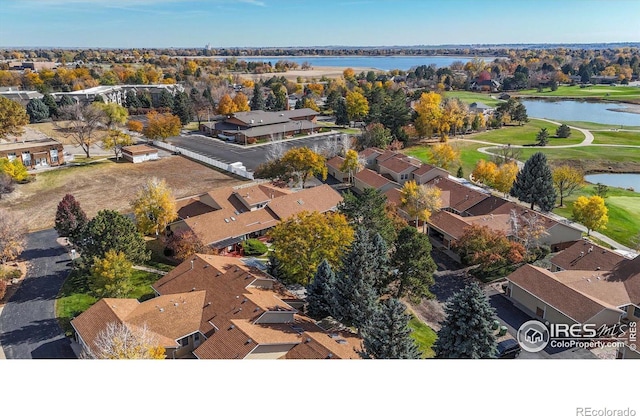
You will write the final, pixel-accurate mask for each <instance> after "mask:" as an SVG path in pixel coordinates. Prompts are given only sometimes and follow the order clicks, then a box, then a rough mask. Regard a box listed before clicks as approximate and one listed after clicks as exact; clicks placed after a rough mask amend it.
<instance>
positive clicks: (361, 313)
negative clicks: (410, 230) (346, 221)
mask: <svg viewBox="0 0 640 416" xmlns="http://www.w3.org/2000/svg"><path fill="white" fill-rule="evenodd" d="M373 240H374V238H373V237H372V236H371V234H370V232H369V231H367V230H365V229H364V228H358V229H357V230H356V234H355V239H354V241H353V244H352V245H351V250H350V251H349V252H348V253H347V255H346V256H345V258H344V259H343V263H342V264H343V267H342V270H341V272H340V274H339V276H338V277H337V282H336V307H335V308H334V310H333V311H332V313H331V315H332V316H333V317H335V318H337V319H339V320H340V321H342V322H343V323H346V324H349V325H353V326H355V327H356V328H358V329H361V328H363V327H364V326H365V325H366V323H367V320H368V319H369V318H370V317H371V314H372V313H373V312H374V311H375V308H376V307H377V303H378V298H379V297H380V292H379V290H378V289H377V288H378V287H381V286H382V284H383V283H384V282H385V280H386V276H385V275H384V273H385V271H386V270H388V256H387V255H386V253H381V251H385V252H386V250H382V249H381V247H380V245H381V244H384V243H383V241H384V240H382V239H381V238H380V239H379V240H378V243H377V244H378V247H376V245H375V244H374V241H373ZM381 242H382V243H381Z"/></svg>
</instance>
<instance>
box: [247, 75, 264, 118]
mask: <svg viewBox="0 0 640 416" xmlns="http://www.w3.org/2000/svg"><path fill="white" fill-rule="evenodd" d="M249 106H250V107H251V110H254V111H255V110H265V109H266V103H265V101H264V97H263V96H262V89H261V88H260V84H259V83H257V82H256V83H255V84H253V97H251V102H250V103H249Z"/></svg>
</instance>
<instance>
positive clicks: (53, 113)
mask: <svg viewBox="0 0 640 416" xmlns="http://www.w3.org/2000/svg"><path fill="white" fill-rule="evenodd" d="M42 102H43V103H45V104H46V105H47V107H49V116H50V117H57V116H58V104H57V103H56V100H55V98H53V96H52V95H51V94H45V95H44V97H42Z"/></svg>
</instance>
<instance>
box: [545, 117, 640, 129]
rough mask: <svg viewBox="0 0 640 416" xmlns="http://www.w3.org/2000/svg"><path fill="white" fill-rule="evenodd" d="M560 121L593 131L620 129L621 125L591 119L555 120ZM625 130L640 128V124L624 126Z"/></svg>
mask: <svg viewBox="0 0 640 416" xmlns="http://www.w3.org/2000/svg"><path fill="white" fill-rule="evenodd" d="M554 121H557V122H558V123H566V124H567V125H569V126H571V127H579V128H581V129H587V130H591V131H592V132H594V131H596V130H614V129H619V128H620V125H613V124H600V123H592V122H590V121H575V120H571V121H568V120H554ZM624 128H625V130H640V126H624Z"/></svg>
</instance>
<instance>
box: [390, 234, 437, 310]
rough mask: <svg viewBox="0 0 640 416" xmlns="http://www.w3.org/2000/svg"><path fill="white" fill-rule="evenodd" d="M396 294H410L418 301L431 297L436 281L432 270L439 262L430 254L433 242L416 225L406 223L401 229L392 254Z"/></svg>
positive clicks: (410, 296) (414, 300) (413, 299)
mask: <svg viewBox="0 0 640 416" xmlns="http://www.w3.org/2000/svg"><path fill="white" fill-rule="evenodd" d="M391 266H392V268H393V269H394V270H395V273H394V274H393V279H394V289H395V290H394V292H395V296H397V297H398V298H401V297H402V296H408V297H409V299H410V300H411V302H412V303H415V304H419V303H420V302H421V301H422V299H423V298H431V297H433V295H432V294H431V292H430V288H431V286H433V284H434V283H435V282H434V280H433V272H435V271H436V268H437V267H436V263H435V262H434V261H433V259H432V258H431V243H430V242H429V237H428V236H427V235H426V234H422V233H419V232H418V231H417V230H416V229H415V228H413V227H405V228H403V229H402V230H400V232H399V233H398V240H397V241H396V244H395V250H394V253H393V256H392V258H391Z"/></svg>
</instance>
